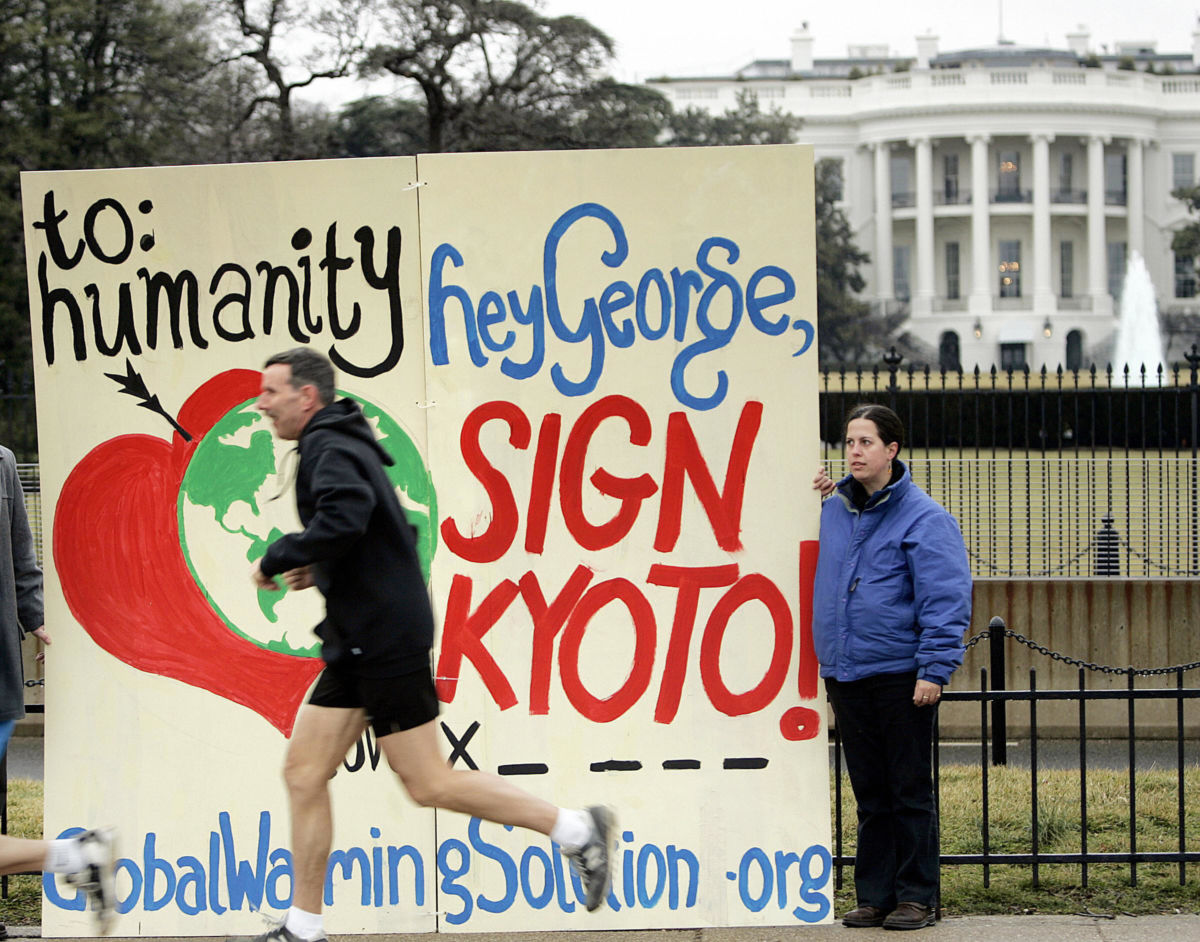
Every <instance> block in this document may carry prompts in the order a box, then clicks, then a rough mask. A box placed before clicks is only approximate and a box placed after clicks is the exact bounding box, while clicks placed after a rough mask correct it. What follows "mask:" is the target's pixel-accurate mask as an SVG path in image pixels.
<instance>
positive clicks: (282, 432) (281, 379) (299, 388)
mask: <svg viewBox="0 0 1200 942" xmlns="http://www.w3.org/2000/svg"><path fill="white" fill-rule="evenodd" d="M333 396H334V370H333V364H332V363H330V362H329V360H328V359H326V358H325V357H324V356H322V355H321V354H320V353H317V352H316V351H315V350H310V349H308V348H307V347H296V348H295V349H293V350H285V351H284V352H283V353H276V354H275V355H274V356H272V357H270V358H268V360H267V362H266V363H264V364H263V374H262V391H261V392H260V393H259V395H258V410H259V411H260V412H261V413H262V414H263V415H265V416H266V417H267V418H269V419H270V420H271V421H272V422H274V423H275V433H276V434H277V435H278V436H279V437H280V438H283V439H286V440H288V441H295V440H296V439H298V438H299V437H300V433H301V432H302V431H304V426H306V425H307V424H308V420H309V419H311V418H312V417H313V416H314V415H315V414H316V413H317V412H319V411H320V410H321V409H323V408H325V406H327V405H329V404H330V403H331V402H333Z"/></svg>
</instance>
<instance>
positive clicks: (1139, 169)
mask: <svg viewBox="0 0 1200 942" xmlns="http://www.w3.org/2000/svg"><path fill="white" fill-rule="evenodd" d="M1145 145H1146V142H1145V141H1144V140H1142V139H1141V138H1140V137H1132V138H1130V139H1129V151H1128V158H1129V159H1128V161H1127V162H1126V174H1127V177H1128V179H1127V181H1126V184H1127V187H1128V197H1127V199H1126V209H1127V211H1128V216H1129V218H1128V221H1127V226H1128V233H1129V254H1130V255H1131V256H1132V254H1133V253H1134V252H1137V253H1138V255H1141V256H1143V257H1144V256H1145V254H1146V229H1145V221H1146V187H1145V177H1146V168H1145V159H1144V155H1145Z"/></svg>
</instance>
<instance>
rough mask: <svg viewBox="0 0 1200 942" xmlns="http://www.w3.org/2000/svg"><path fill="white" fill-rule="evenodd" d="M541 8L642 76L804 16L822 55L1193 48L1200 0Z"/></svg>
mask: <svg viewBox="0 0 1200 942" xmlns="http://www.w3.org/2000/svg"><path fill="white" fill-rule="evenodd" d="M526 2H530V0H526ZM541 8H542V10H543V12H545V13H546V14H548V15H552V16H561V15H565V14H574V15H578V16H582V17H584V18H585V19H587V20H589V21H590V22H591V23H593V24H595V25H596V26H598V27H600V28H601V29H602V30H604V31H605V32H606V33H608V34H609V36H611V37H612V38H613V40H614V41H615V42H616V45H617V58H616V62H615V63H614V65H613V75H614V76H615V77H616V78H617V79H619V80H621V81H624V82H641V81H644V80H645V79H647V78H654V77H657V76H660V75H671V76H677V77H684V76H697V75H728V74H729V73H731V72H733V71H734V70H735V69H738V68H740V67H741V66H744V65H746V64H747V63H748V62H751V61H753V60H754V59H786V58H788V57H789V56H790V55H791V36H792V33H794V32H795V31H796V29H797V28H798V27H799V26H800V24H801V23H802V22H804V21H806V20H807V22H808V28H809V32H810V33H811V34H812V36H813V39H814V46H813V52H814V55H815V56H816V57H817V58H819V59H830V58H840V57H842V56H845V55H846V47H847V46H848V45H850V44H854V45H886V46H888V47H889V48H890V50H891V51H892V52H893V53H894V54H896V55H902V56H911V55H914V54H915V53H916V40H915V37H916V36H917V35H918V34H924V33H926V32H932V33H933V34H935V35H937V36H938V39H939V41H938V49H939V50H940V51H942V52H948V51H951V50H955V49H966V48H972V47H978V46H990V45H994V44H995V42H996V38H997V36H999V35H1001V32H1002V33H1003V36H1004V38H1005V39H1008V40H1012V41H1013V42H1017V43H1020V44H1022V45H1050V46H1054V47H1056V48H1060V49H1065V48H1066V46H1067V41H1066V34H1067V32H1068V31H1073V30H1075V29H1076V28H1078V27H1079V26H1080V25H1083V26H1084V27H1086V29H1087V30H1088V31H1089V32H1090V33H1091V36H1092V45H1093V48H1095V49H1097V50H1098V51H1102V50H1101V49H1100V47H1101V46H1102V45H1106V46H1108V48H1109V49H1110V50H1111V49H1113V46H1114V43H1116V42H1118V41H1121V40H1149V41H1153V42H1157V44H1158V46H1157V48H1158V51H1159V52H1191V50H1192V31H1193V29H1194V28H1195V24H1196V22H1197V14H1198V12H1200V0H1194V4H1189V3H1187V2H1185V0H1174V2H1171V0H1100V2H1097V0H1089V2H1083V0H1003V3H1000V2H998V0H957V2H956V3H953V4H951V3H948V2H947V0H907V2H903V3H902V2H897V0H889V2H882V0H844V2H842V3H837V2H831V0H823V2H821V3H813V2H811V0H722V2H720V3H717V2H714V0H542V3H541ZM401 87H404V88H408V89H409V90H411V86H401ZM395 88H396V86H395V82H394V81H393V80H391V79H386V78H385V79H380V80H376V81H375V82H372V83H368V82H365V81H362V80H356V79H342V80H338V81H336V82H321V83H318V84H317V85H314V86H312V87H311V88H309V89H306V90H304V91H303V92H302V93H301V97H304V98H310V99H315V100H318V101H324V102H325V103H326V104H329V105H337V104H339V103H341V102H345V101H348V100H350V99H352V98H356V97H358V96H360V95H365V94H371V93H375V94H389V93H392V92H393V91H395Z"/></svg>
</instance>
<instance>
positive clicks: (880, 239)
mask: <svg viewBox="0 0 1200 942" xmlns="http://www.w3.org/2000/svg"><path fill="white" fill-rule="evenodd" d="M874 151H875V258H874V262H875V297H876V298H877V299H878V300H879V301H880V302H881V303H882V304H883V306H884V307H886V306H887V304H888V302H889V301H891V300H893V299H894V298H895V296H896V287H895V284H894V281H893V275H892V145H891V144H890V143H888V142H887V141H879V142H878V143H876V144H875V145H874Z"/></svg>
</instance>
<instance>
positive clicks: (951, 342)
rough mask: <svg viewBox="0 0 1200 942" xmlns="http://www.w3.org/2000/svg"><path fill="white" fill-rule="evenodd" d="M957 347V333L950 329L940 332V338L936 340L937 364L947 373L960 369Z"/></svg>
mask: <svg viewBox="0 0 1200 942" xmlns="http://www.w3.org/2000/svg"><path fill="white" fill-rule="evenodd" d="M958 349H959V347H958V334H956V333H955V332H954V331H952V330H948V331H946V332H945V333H944V334H942V339H941V340H940V341H938V366H939V367H941V368H942V369H943V370H945V371H946V372H947V373H950V372H954V371H961V370H962V360H961V359H960V358H959V353H958Z"/></svg>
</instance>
